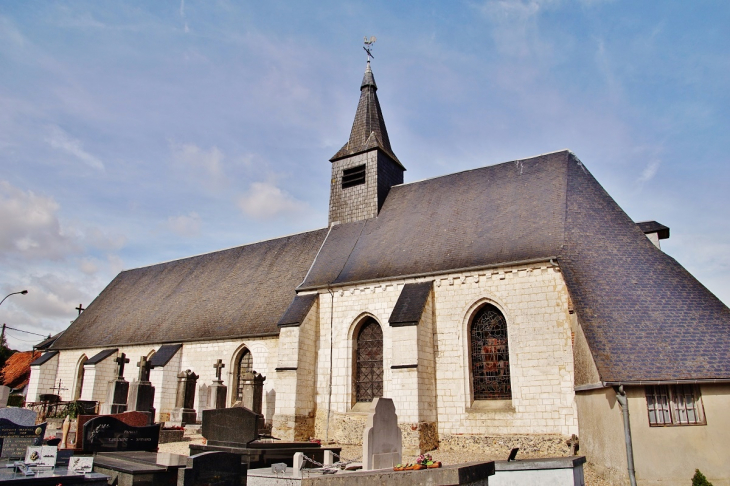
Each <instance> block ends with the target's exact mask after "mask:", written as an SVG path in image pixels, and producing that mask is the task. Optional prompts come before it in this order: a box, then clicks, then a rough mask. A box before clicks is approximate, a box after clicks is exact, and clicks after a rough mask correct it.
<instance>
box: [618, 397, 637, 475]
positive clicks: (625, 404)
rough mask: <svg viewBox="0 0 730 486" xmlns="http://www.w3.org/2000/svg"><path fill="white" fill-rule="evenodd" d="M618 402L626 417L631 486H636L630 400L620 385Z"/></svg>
mask: <svg viewBox="0 0 730 486" xmlns="http://www.w3.org/2000/svg"><path fill="white" fill-rule="evenodd" d="M616 400H618V403H619V405H621V412H622V413H623V417H624V440H625V441H626V462H627V464H628V467H629V481H630V482H631V486H636V470H635V469H634V447H633V445H632V442H631V425H630V424H629V400H628V398H627V397H626V392H625V391H624V386H623V385H619V387H618V390H616Z"/></svg>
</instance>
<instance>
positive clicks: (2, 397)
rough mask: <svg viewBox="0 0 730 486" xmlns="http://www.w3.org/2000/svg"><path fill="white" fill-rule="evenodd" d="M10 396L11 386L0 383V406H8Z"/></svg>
mask: <svg viewBox="0 0 730 486" xmlns="http://www.w3.org/2000/svg"><path fill="white" fill-rule="evenodd" d="M8 397H10V387H9V386H5V385H0V408H5V407H7V406H8Z"/></svg>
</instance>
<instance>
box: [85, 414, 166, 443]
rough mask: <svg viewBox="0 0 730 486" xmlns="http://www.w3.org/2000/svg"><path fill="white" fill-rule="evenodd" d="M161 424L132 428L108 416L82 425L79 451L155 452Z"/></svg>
mask: <svg viewBox="0 0 730 486" xmlns="http://www.w3.org/2000/svg"><path fill="white" fill-rule="evenodd" d="M161 427H162V424H155V425H145V426H142V427H134V426H132V425H127V424H125V423H124V422H122V421H121V420H118V419H116V418H114V417H111V416H108V415H100V416H98V417H94V418H92V419H91V420H89V421H87V422H86V423H85V424H84V429H83V435H82V439H81V449H82V450H83V451H84V452H123V451H147V452H156V451H157V445H158V442H159V439H160V428H161Z"/></svg>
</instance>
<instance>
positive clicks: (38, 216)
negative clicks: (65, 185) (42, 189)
mask: <svg viewBox="0 0 730 486" xmlns="http://www.w3.org/2000/svg"><path fill="white" fill-rule="evenodd" d="M58 209H59V205H58V203H56V201H55V200H54V199H53V198H51V197H45V196H38V195H36V194H34V193H33V192H32V191H28V192H24V191H22V190H21V189H18V188H16V187H13V186H12V185H10V183H9V182H6V181H0V250H2V251H3V252H5V253H16V254H21V255H23V256H24V257H27V258H48V259H60V258H62V257H64V256H66V255H67V254H68V253H72V252H76V251H78V247H77V245H76V244H75V243H74V242H73V241H72V239H71V238H69V237H68V235H65V234H64V233H63V231H62V230H61V224H60V223H59V220H58V217H57V215H56V213H57V212H58Z"/></svg>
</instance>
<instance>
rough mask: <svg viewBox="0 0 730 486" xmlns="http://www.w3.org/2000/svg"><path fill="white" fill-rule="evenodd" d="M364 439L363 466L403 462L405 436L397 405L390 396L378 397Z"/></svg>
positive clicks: (388, 466)
mask: <svg viewBox="0 0 730 486" xmlns="http://www.w3.org/2000/svg"><path fill="white" fill-rule="evenodd" d="M374 405H375V407H374V412H373V413H371V414H369V416H368V421H367V424H366V426H365V431H364V432H363V439H362V463H363V464H362V468H363V470H365V471H369V470H372V469H385V468H391V467H393V466H395V465H397V464H400V462H401V455H402V453H403V436H402V434H401V430H400V428H399V427H398V416H397V415H396V414H395V405H394V404H393V400H391V399H390V398H376V399H375V403H374Z"/></svg>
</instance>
